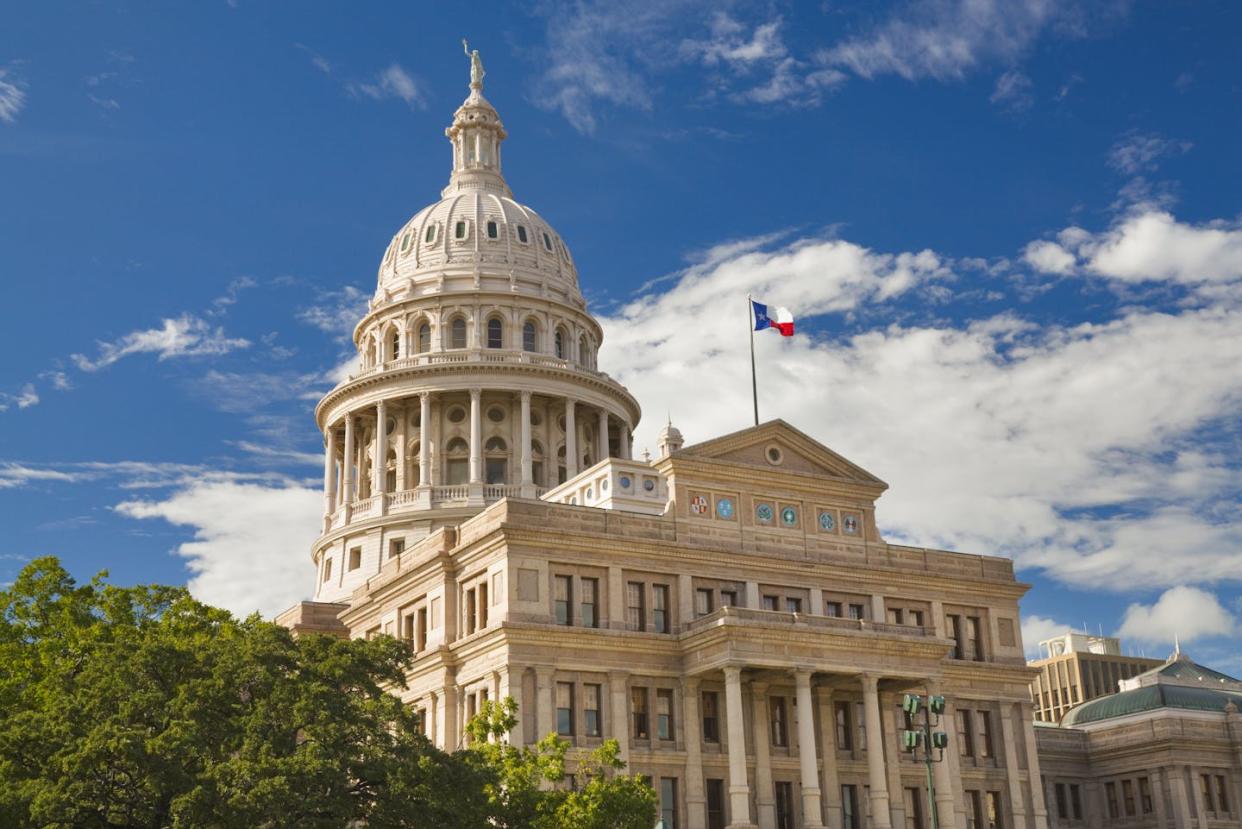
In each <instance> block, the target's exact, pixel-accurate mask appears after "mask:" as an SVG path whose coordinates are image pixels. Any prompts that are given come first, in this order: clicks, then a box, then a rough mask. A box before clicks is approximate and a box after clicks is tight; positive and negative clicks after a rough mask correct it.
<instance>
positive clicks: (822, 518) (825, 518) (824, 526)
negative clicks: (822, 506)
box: [819, 512, 837, 533]
mask: <svg viewBox="0 0 1242 829" xmlns="http://www.w3.org/2000/svg"><path fill="white" fill-rule="evenodd" d="M836 526H837V522H836V519H834V518H833V517H832V513H831V512H821V513H820V514H819V528H820V529H821V530H823V531H824V532H828V533H830V532H832V530H833V528H834V527H836Z"/></svg>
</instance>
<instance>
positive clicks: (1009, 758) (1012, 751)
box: [1000, 702, 1038, 829]
mask: <svg viewBox="0 0 1242 829" xmlns="http://www.w3.org/2000/svg"><path fill="white" fill-rule="evenodd" d="M1014 711H1015V706H1014V705H1013V704H1012V703H1007V702H1002V703H1001V704H1000V724H1001V742H1002V743H1004V748H1005V772H1006V774H1005V776H1006V777H1008V778H1009V805H1010V808H1011V809H1013V826H1014V829H1026V798H1024V797H1023V796H1022V781H1021V780H1019V779H1018V746H1017V743H1016V742H1015V738H1016V735H1015V734H1014V729H1013V716H1014ZM1023 736H1025V735H1023ZM1035 768H1036V769H1038V766H1036V767H1035ZM1031 776H1032V778H1033V779H1034V770H1032V775H1031Z"/></svg>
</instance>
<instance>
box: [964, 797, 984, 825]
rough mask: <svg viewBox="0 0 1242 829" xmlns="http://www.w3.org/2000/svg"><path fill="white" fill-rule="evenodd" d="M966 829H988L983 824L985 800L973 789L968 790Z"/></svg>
mask: <svg viewBox="0 0 1242 829" xmlns="http://www.w3.org/2000/svg"><path fill="white" fill-rule="evenodd" d="M966 829H987V826H986V824H984V822H983V798H982V797H981V796H980V793H979V792H978V791H975V790H973V789H967V790H966Z"/></svg>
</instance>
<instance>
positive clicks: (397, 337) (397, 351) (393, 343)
mask: <svg viewBox="0 0 1242 829" xmlns="http://www.w3.org/2000/svg"><path fill="white" fill-rule="evenodd" d="M388 353H389V354H391V355H392V357H391V359H393V360H400V359H401V332H399V331H393V332H392V333H391V334H389V335H388Z"/></svg>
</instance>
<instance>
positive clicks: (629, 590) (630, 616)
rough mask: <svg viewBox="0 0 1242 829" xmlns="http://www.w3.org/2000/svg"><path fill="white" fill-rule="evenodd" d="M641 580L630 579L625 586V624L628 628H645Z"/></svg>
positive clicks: (645, 610) (644, 606)
mask: <svg viewBox="0 0 1242 829" xmlns="http://www.w3.org/2000/svg"><path fill="white" fill-rule="evenodd" d="M644 587H645V585H643V583H642V582H637V581H632V582H629V583H627V584H626V586H625V595H626V606H625V624H626V626H627V627H628V628H629V629H630V630H646V629H647V609H646V604H645V602H644V601H643V588H644Z"/></svg>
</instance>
